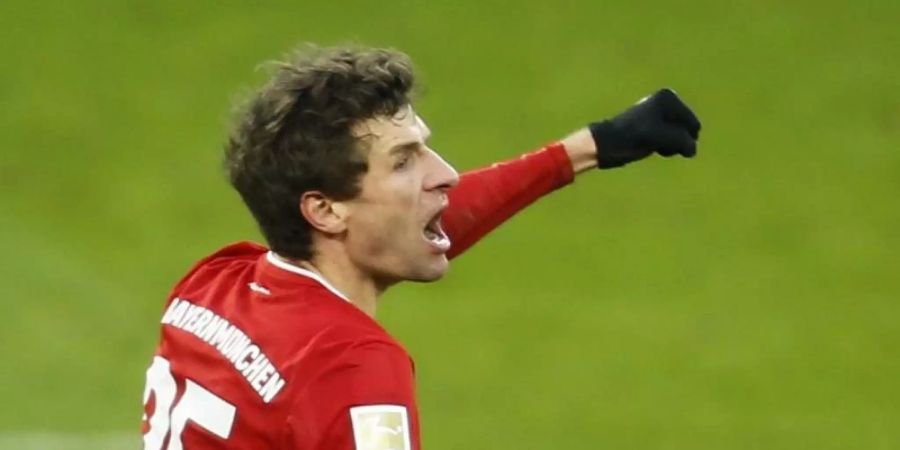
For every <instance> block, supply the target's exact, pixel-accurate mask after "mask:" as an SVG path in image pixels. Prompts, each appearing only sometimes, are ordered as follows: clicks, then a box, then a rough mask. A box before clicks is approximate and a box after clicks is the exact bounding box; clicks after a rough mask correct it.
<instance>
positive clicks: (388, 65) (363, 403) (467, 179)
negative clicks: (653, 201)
mask: <svg viewBox="0 0 900 450" xmlns="http://www.w3.org/2000/svg"><path fill="white" fill-rule="evenodd" d="M413 84H414V77H413V71H412V68H411V63H410V61H409V59H408V57H407V56H406V55H404V54H402V53H400V52H397V51H394V50H385V49H360V48H333V49H319V50H308V51H306V52H305V53H300V54H298V55H297V56H296V57H295V58H294V59H293V60H292V61H290V62H285V63H282V64H281V65H280V66H279V67H278V69H277V71H276V72H275V74H274V76H273V78H272V79H271V80H270V81H269V83H268V84H267V85H265V86H264V87H263V88H262V89H261V90H260V91H259V92H258V93H257V94H256V96H255V97H254V98H253V99H252V100H251V101H250V102H249V104H248V105H247V106H246V108H245V109H244V111H243V114H242V115H241V116H240V118H239V120H238V122H237V124H236V126H235V128H234V131H233V132H232V134H231V137H230V139H229V141H228V144H227V147H226V152H225V164H226V168H227V172H228V175H229V178H230V181H231V184H232V185H233V186H234V188H235V189H236V190H237V191H238V192H239V193H240V195H241V197H242V198H243V200H244V202H245V203H246V205H247V207H248V208H249V209H250V212H251V213H252V214H253V216H254V217H255V219H256V221H257V222H258V224H259V228H260V230H261V231H262V234H263V235H264V236H265V239H266V241H267V244H268V246H267V247H265V246H262V245H258V244H254V243H249V242H242V243H237V244H233V245H229V246H227V247H225V248H223V249H221V250H219V251H218V252H216V253H214V254H212V255H210V256H208V257H206V258H205V259H203V260H201V261H200V262H198V263H197V264H196V265H195V266H194V267H193V268H192V269H191V270H190V271H189V272H188V273H187V275H185V276H184V278H182V279H181V281H179V282H178V283H177V284H176V285H175V287H174V289H173V290H172V292H171V294H170V296H169V298H168V302H167V304H166V306H165V311H164V313H163V316H162V319H161V328H162V330H161V338H160V342H159V346H158V348H157V350H156V353H155V355H154V357H153V359H152V362H151V365H150V368H149V369H148V371H147V380H146V383H147V384H146V388H145V390H144V422H143V429H144V448H145V449H146V450H161V449H187V450H208V449H284V450H299V449H322V450H325V449H327V450H345V449H346V450H350V449H357V450H362V449H366V450H387V449H394V450H409V449H419V448H420V445H419V419H418V416H417V410H416V399H415V389H414V367H413V362H412V360H411V358H410V356H409V355H408V354H407V352H406V350H404V348H403V346H402V345H401V344H400V343H398V342H397V341H396V340H394V339H393V338H392V337H391V336H390V335H389V334H388V333H387V332H386V331H385V330H384V329H383V328H382V327H381V326H379V324H378V323H377V322H376V321H375V311H376V308H377V305H378V298H379V296H380V295H381V294H382V293H383V292H384V291H385V290H386V289H387V288H389V287H391V286H392V285H394V284H396V283H398V282H401V281H405V280H412V281H434V280H437V279H439V278H441V276H442V275H444V273H445V272H446V270H447V266H448V260H450V259H452V258H453V257H455V256H457V255H459V254H460V253H462V252H464V251H465V250H466V249H467V248H469V247H470V246H471V245H473V244H475V243H476V242H477V241H478V240H479V239H481V238H482V237H483V236H484V235H485V234H487V233H488V232H490V231H491V230H493V229H494V228H496V227H497V226H498V225H500V224H501V223H502V222H503V221H504V220H506V219H508V218H509V217H510V216H512V215H513V214H515V213H516V212H518V211H519V210H521V209H523V208H525V207H526V206H528V205H529V204H531V203H532V202H534V201H535V200H537V199H538V198H540V197H541V196H543V195H545V194H547V193H549V192H551V191H553V190H555V189H557V188H560V187H562V186H565V185H566V184H568V183H571V182H572V180H573V177H574V175H575V174H577V173H583V172H585V171H587V170H589V169H591V168H594V167H597V166H599V167H600V168H601V169H607V168H613V167H619V166H622V165H625V164H627V163H629V162H632V161H636V160H639V159H642V158H645V157H647V156H649V155H650V154H652V153H658V154H661V155H663V156H672V155H676V154H677V155H682V156H684V157H692V156H694V154H695V152H696V142H697V138H698V133H699V131H700V122H699V121H698V120H697V118H696V116H695V115H694V114H693V113H692V112H691V111H690V109H688V107H687V106H685V104H684V103H682V102H681V100H680V99H679V98H678V97H677V96H676V95H675V93H674V92H672V91H671V90H666V89H664V90H661V91H659V92H657V93H655V94H653V95H651V96H648V97H646V98H645V99H643V100H642V101H640V102H638V103H637V104H635V105H634V106H632V107H631V108H629V109H627V110H626V111H625V112H623V113H621V114H620V115H618V116H616V117H614V118H612V119H610V120H604V121H600V122H595V123H592V124H590V125H589V126H588V127H585V128H582V129H580V130H577V131H575V132H574V133H572V134H571V135H569V136H568V137H566V138H564V139H562V140H560V141H558V142H554V143H552V144H550V145H547V146H545V147H543V148H541V149H539V150H537V151H534V152H532V153H528V154H525V155H523V156H521V157H519V158H516V159H512V160H509V161H506V162H502V163H498V164H493V165H491V166H488V167H486V168H483V169H480V170H475V171H472V172H467V173H464V174H462V175H461V176H460V175H458V174H457V172H456V171H455V170H454V169H453V168H452V167H451V166H450V165H449V164H447V162H445V161H444V160H443V159H442V158H441V157H440V156H439V155H438V154H437V153H436V152H435V151H434V150H433V149H432V148H430V147H429V145H428V138H429V136H430V135H431V131H430V130H429V128H428V126H427V125H426V124H425V121H424V120H423V119H422V118H421V117H419V115H418V114H417V113H416V111H415V109H414V108H413V105H412V101H411V98H410V91H411V89H412V87H413Z"/></svg>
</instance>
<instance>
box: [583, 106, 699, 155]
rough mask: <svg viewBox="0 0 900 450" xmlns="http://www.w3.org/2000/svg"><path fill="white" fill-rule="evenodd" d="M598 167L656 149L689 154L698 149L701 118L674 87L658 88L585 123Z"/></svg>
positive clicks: (693, 153) (655, 150)
mask: <svg viewBox="0 0 900 450" xmlns="http://www.w3.org/2000/svg"><path fill="white" fill-rule="evenodd" d="M588 128H590V130H591V135H592V136H593V137H594V143H595V144H596V145H597V164H598V167H599V168H601V169H611V168H614V167H620V166H624V165H625V164H628V163H630V162H632V161H637V160H640V159H644V158H646V157H647V156H650V154H651V153H654V152H656V153H659V154H660V155H663V156H666V157H668V156H672V155H676V154H678V155H681V156H684V157H685V158H692V157H693V156H694V155H695V154H696V153H697V138H698V137H699V135H700V120H698V119H697V116H695V115H694V113H693V111H691V109H690V108H688V107H687V105H685V104H684V102H682V101H681V99H680V98H678V95H677V94H675V91H673V90H671V89H661V90H659V91H657V92H656V93H655V94H653V95H650V96H648V97H645V98H644V99H642V100H641V101H639V102H637V103H636V104H635V105H634V106H632V107H631V108H628V109H626V110H625V111H624V112H622V113H621V114H619V115H618V116H616V117H613V118H612V119H609V120H604V121H603V122H594V123H592V124H590V125H588Z"/></svg>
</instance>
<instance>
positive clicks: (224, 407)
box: [144, 356, 235, 450]
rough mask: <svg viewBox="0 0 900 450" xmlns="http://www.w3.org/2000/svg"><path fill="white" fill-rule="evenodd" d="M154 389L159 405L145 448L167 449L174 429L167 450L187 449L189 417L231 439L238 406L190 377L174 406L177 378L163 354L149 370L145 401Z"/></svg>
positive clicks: (148, 432)
mask: <svg viewBox="0 0 900 450" xmlns="http://www.w3.org/2000/svg"><path fill="white" fill-rule="evenodd" d="M151 392H152V393H154V394H156V407H155V408H154V411H153V415H152V416H151V417H150V420H149V421H148V423H149V425H150V430H149V431H147V433H146V434H144V450H163V442H164V440H165V438H166V434H169V432H170V431H171V435H170V437H169V445H168V446H167V447H166V449H165V450H183V449H184V446H183V445H182V444H181V432H182V431H184V426H185V424H187V421H188V420H190V421H191V422H192V423H194V424H196V425H197V426H199V427H201V428H203V429H205V430H207V431H209V432H210V433H212V434H215V435H216V436H219V437H220V438H222V439H227V438H228V436H229V435H230V434H231V425H232V424H233V423H234V414H235V408H234V406H233V405H231V404H230V403H228V402H226V401H225V400H222V399H221V398H219V397H217V396H216V395H215V394H213V393H212V392H209V391H208V390H206V389H204V388H203V386H200V385H199V384H197V383H194V382H193V381H191V380H189V379H186V380H185V386H184V394H183V395H182V396H181V399H179V400H178V403H177V404H175V405H174V407H173V406H172V403H173V402H174V401H175V377H173V376H172V370H171V368H170V365H169V361H167V360H166V359H165V358H161V357H159V356H155V357H154V358H153V364H152V365H151V366H150V368H149V369H147V385H146V387H145V388H144V404H147V401H148V400H149V399H150V393H151ZM146 419H147V417H146V414H145V415H144V420H146Z"/></svg>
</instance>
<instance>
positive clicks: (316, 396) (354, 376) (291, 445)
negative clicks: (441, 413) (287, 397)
mask: <svg viewBox="0 0 900 450" xmlns="http://www.w3.org/2000/svg"><path fill="white" fill-rule="evenodd" d="M294 405H295V407H294V410H293V411H291V413H290V416H289V417H288V420H287V426H288V442H286V445H285V446H284V448H285V449H296V450H300V449H304V450H305V449H316V450H355V449H358V448H367V447H368V446H372V445H373V442H384V443H389V444H392V445H389V446H384V447H373V448H396V449H398V450H400V449H404V450H413V449H414V450H419V449H420V445H419V425H418V412H417V410H416V403H415V386H414V381H413V369H412V361H411V360H410V359H409V357H408V355H407V354H406V352H405V351H403V350H402V349H400V348H398V347H396V346H395V345H391V344H388V343H385V342H372V343H367V344H363V345H360V346H357V347H355V348H352V349H350V350H348V351H347V352H346V353H345V354H344V355H342V356H341V358H340V362H339V363H337V364H335V365H333V366H332V367H331V368H330V369H329V370H327V371H325V372H323V373H322V374H321V375H320V376H319V377H317V378H316V379H315V381H313V382H312V383H310V385H309V386H306V387H304V389H303V393H302V395H301V396H300V397H299V398H298V400H297V401H295V402H294ZM355 433H356V434H359V435H360V437H361V438H362V439H364V442H356V440H355Z"/></svg>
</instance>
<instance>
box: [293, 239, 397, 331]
mask: <svg viewBox="0 0 900 450" xmlns="http://www.w3.org/2000/svg"><path fill="white" fill-rule="evenodd" d="M287 261H288V262H289V263H291V264H294V265H296V266H298V267H302V268H304V269H306V270H309V271H312V272H315V273H317V274H318V275H320V276H321V277H322V278H324V279H325V281H327V282H328V283H329V284H331V285H332V286H333V287H334V288H335V289H337V290H338V291H339V292H341V293H342V294H344V296H345V297H347V300H348V301H349V302H350V303H352V304H353V305H354V306H356V307H357V308H359V309H360V310H362V311H363V312H364V313H366V315H368V316H369V317H372V318H375V310H376V307H377V303H378V296H379V295H380V294H381V292H382V291H383V290H384V289H383V288H381V287H380V285H379V283H378V282H377V281H376V280H375V279H373V278H372V277H371V276H369V275H368V274H366V273H363V272H361V271H360V270H358V269H357V268H356V266H354V265H353V264H351V263H350V261H349V260H347V259H346V258H341V257H335V256H331V255H324V254H317V255H315V256H313V257H312V258H311V259H309V260H294V259H289V260H287Z"/></svg>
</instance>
